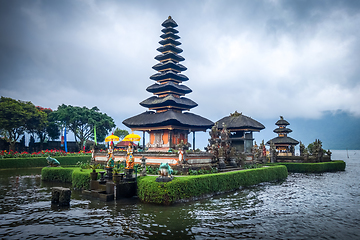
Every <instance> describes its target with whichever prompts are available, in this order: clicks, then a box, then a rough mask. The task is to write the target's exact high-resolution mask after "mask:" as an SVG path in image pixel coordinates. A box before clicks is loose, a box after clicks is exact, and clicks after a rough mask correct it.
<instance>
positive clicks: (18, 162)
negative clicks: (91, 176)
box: [0, 154, 91, 168]
mask: <svg viewBox="0 0 360 240" xmlns="http://www.w3.org/2000/svg"><path fill="white" fill-rule="evenodd" d="M56 159H57V160H58V161H59V162H60V165H61V166H66V165H76V164H78V162H82V163H85V162H89V161H90V160H91V155H78V154H77V155H70V156H69V155H66V156H57V157H56ZM47 165H48V163H47V160H46V157H45V156H44V157H28V158H3V159H0V168H29V167H46V166H47Z"/></svg>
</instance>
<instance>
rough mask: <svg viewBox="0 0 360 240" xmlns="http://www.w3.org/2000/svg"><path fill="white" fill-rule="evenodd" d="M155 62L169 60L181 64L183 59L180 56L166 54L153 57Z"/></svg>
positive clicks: (170, 53) (171, 53)
mask: <svg viewBox="0 0 360 240" xmlns="http://www.w3.org/2000/svg"><path fill="white" fill-rule="evenodd" d="M155 59H156V60H158V61H163V60H166V59H169V60H175V61H176V62H181V61H184V60H185V58H183V57H182V56H180V55H177V54H175V53H173V52H167V53H165V54H159V55H157V56H156V57H155Z"/></svg>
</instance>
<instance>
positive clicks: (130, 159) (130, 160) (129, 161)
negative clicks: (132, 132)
mask: <svg viewBox="0 0 360 240" xmlns="http://www.w3.org/2000/svg"><path fill="white" fill-rule="evenodd" d="M134 164H135V163H134V156H133V148H132V146H131V143H129V146H128V149H127V153H126V167H125V169H134Z"/></svg>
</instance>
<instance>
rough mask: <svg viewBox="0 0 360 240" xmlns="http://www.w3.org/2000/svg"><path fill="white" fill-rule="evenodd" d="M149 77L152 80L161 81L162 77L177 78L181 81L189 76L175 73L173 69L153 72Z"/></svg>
mask: <svg viewBox="0 0 360 240" xmlns="http://www.w3.org/2000/svg"><path fill="white" fill-rule="evenodd" d="M150 79H151V80H154V81H161V80H164V79H174V80H178V81H181V82H184V81H187V80H189V78H188V77H187V76H185V75H184V74H180V73H176V72H173V71H166V72H159V73H155V74H154V75H152V76H151V77H150Z"/></svg>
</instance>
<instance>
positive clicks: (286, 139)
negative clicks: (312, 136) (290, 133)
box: [266, 137, 299, 145]
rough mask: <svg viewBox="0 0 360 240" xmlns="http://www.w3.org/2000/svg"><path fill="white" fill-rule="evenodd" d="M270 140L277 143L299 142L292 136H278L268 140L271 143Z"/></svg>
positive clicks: (294, 143)
mask: <svg viewBox="0 0 360 240" xmlns="http://www.w3.org/2000/svg"><path fill="white" fill-rule="evenodd" d="M270 142H273V143H274V144H275V145H276V144H289V145H297V144H299V142H298V141H296V140H295V139H293V138H291V137H276V138H273V139H271V140H269V141H267V143H266V144H270Z"/></svg>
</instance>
